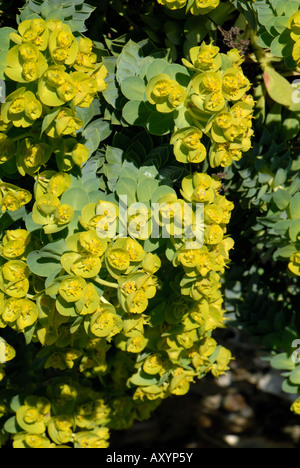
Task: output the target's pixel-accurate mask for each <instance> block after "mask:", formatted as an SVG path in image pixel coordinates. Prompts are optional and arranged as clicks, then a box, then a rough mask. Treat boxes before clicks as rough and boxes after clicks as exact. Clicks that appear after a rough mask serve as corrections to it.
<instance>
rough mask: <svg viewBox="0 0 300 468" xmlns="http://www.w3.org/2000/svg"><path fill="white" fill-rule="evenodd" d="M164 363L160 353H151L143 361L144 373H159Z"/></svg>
mask: <svg viewBox="0 0 300 468" xmlns="http://www.w3.org/2000/svg"><path fill="white" fill-rule="evenodd" d="M163 367H164V363H163V358H162V356H161V355H160V354H158V353H156V354H151V355H150V356H148V357H147V358H146V359H145V361H144V363H143V370H144V372H146V374H150V375H156V374H159V373H160V371H161V370H162V369H163Z"/></svg>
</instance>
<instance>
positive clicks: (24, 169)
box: [0, 19, 107, 175]
mask: <svg viewBox="0 0 300 468" xmlns="http://www.w3.org/2000/svg"><path fill="white" fill-rule="evenodd" d="M10 38H11V40H12V41H13V42H14V43H15V45H14V46H13V47H12V48H11V49H10V50H9V51H8V53H7V57H6V62H7V67H6V69H5V75H6V77H7V78H8V79H9V80H10V81H12V82H14V83H15V85H16V90H15V91H13V92H12V93H11V94H9V95H8V96H7V97H6V101H5V102H4V103H3V104H2V105H1V112H0V115H1V118H0V130H1V132H3V133H0V164H3V163H5V162H7V161H8V160H9V159H11V158H13V157H14V156H15V155H16V154H17V167H18V170H19V172H20V173H21V175H25V174H30V175H34V174H35V173H37V172H38V171H39V169H40V168H41V167H43V166H45V165H46V163H47V161H48V160H49V158H50V157H51V155H52V153H53V152H54V151H55V148H54V147H53V139H54V138H56V139H57V138H62V139H64V138H65V137H67V140H68V141H67V142H66V143H65V144H64V142H63V144H62V146H61V147H60V151H59V155H60V157H59V162H60V168H62V170H70V169H71V168H72V167H73V166H74V165H78V166H81V165H82V163H83V162H85V161H86V160H87V158H88V155H89V153H88V150H87V148H86V147H85V146H84V145H79V146H78V145H77V142H76V132H77V131H78V130H80V129H81V127H82V126H83V122H82V120H81V119H80V118H78V117H77V115H76V107H79V108H87V107H89V106H90V105H91V103H92V101H93V99H94V98H95V97H96V96H97V95H98V93H100V92H102V91H104V90H105V88H106V83H105V81H104V80H105V78H106V76H107V69H106V68H105V66H104V65H103V64H102V63H98V62H97V56H96V54H95V53H94V52H93V42H92V41H91V40H90V39H88V38H84V37H79V38H76V37H75V36H74V35H73V34H72V32H71V29H70V27H69V26H68V25H67V24H65V23H63V22H62V21H58V20H57V21H56V20H49V21H44V20H43V19H32V20H26V21H23V22H22V23H21V24H20V25H19V27H18V33H11V35H10ZM49 114H50V115H51V118H49ZM37 125H40V127H42V132H41V133H43V139H42V141H40V140H39V138H37V137H34V136H33V135H32V137H31V136H30V137H28V135H26V137H25V135H24V138H23V136H22V134H21V135H20V136H19V137H18V138H17V140H19V144H16V141H15V139H14V138H11V136H10V130H11V131H12V132H13V131H14V130H13V129H14V128H16V127H17V128H21V129H27V128H29V127H32V126H34V128H35V127H36V126H37Z"/></svg>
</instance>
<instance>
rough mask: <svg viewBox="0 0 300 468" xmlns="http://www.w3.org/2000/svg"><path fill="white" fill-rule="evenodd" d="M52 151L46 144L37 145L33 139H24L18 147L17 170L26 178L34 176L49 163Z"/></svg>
mask: <svg viewBox="0 0 300 468" xmlns="http://www.w3.org/2000/svg"><path fill="white" fill-rule="evenodd" d="M51 153H52V149H51V147H50V146H49V145H47V144H46V143H37V142H36V141H34V140H33V139H32V138H24V140H21V141H20V143H19V145H18V152H17V168H18V171H19V173H20V174H21V175H22V176H24V175H26V174H29V175H31V176H34V174H35V173H36V172H38V171H39V170H40V169H41V167H42V166H45V165H46V163H47V162H48V161H49V159H50V156H51Z"/></svg>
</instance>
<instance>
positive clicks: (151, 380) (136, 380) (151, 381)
mask: <svg viewBox="0 0 300 468" xmlns="http://www.w3.org/2000/svg"><path fill="white" fill-rule="evenodd" d="M158 381H159V378H158V377H155V376H153V375H149V374H146V372H144V371H143V370H141V369H139V371H138V372H137V373H136V374H134V375H133V376H132V377H131V379H130V382H131V383H133V384H134V385H137V386H148V385H156V384H157V383H158Z"/></svg>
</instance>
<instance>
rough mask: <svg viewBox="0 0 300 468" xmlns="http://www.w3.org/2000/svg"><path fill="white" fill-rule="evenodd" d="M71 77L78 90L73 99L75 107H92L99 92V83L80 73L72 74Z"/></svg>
mask: <svg viewBox="0 0 300 468" xmlns="http://www.w3.org/2000/svg"><path fill="white" fill-rule="evenodd" d="M70 76H71V79H72V81H73V83H74V86H75V88H76V94H75V96H74V99H73V104H74V106H78V107H90V105H91V103H92V102H93V100H94V97H95V96H96V93H97V90H98V85H97V81H96V80H95V79H94V78H91V77H90V76H88V75H87V74H86V73H83V72H79V71H76V72H73V73H71V75H70Z"/></svg>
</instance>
